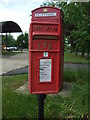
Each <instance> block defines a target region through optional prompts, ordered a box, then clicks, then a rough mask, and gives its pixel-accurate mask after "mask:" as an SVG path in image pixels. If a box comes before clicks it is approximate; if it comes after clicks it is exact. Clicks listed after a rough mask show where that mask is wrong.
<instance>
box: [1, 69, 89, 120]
mask: <svg viewBox="0 0 90 120" xmlns="http://www.w3.org/2000/svg"><path fill="white" fill-rule="evenodd" d="M27 80H28V75H27V74H23V75H15V76H3V79H2V83H3V84H2V90H3V91H2V92H3V96H2V100H3V102H2V110H3V111H2V113H3V114H2V115H3V118H37V116H38V102H37V96H36V95H30V94H27V95H25V94H20V93H16V92H15V90H16V89H17V88H19V87H20V86H21V85H23V84H25V82H27ZM64 81H68V82H72V83H73V90H72V94H71V95H70V96H68V97H64V98H62V97H61V96H59V95H55V96H50V95H47V98H46V100H45V118H49V119H51V120H52V119H55V118H59V119H60V118H61V119H62V118H79V119H80V118H85V119H86V118H88V71H87V70H78V71H73V72H72V71H64Z"/></svg>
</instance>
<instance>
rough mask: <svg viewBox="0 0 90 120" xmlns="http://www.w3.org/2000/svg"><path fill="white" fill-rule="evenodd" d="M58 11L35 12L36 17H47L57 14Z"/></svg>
mask: <svg viewBox="0 0 90 120" xmlns="http://www.w3.org/2000/svg"><path fill="white" fill-rule="evenodd" d="M56 15H57V14H56V12H51V13H35V17H47V16H56Z"/></svg>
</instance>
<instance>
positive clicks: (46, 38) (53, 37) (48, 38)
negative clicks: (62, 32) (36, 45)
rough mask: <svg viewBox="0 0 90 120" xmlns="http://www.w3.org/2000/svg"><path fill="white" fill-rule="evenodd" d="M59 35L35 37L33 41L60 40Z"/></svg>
mask: <svg viewBox="0 0 90 120" xmlns="http://www.w3.org/2000/svg"><path fill="white" fill-rule="evenodd" d="M58 39H59V36H57V35H33V40H58Z"/></svg>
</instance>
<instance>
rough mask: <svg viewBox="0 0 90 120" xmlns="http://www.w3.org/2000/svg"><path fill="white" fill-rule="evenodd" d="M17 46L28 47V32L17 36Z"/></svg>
mask: <svg viewBox="0 0 90 120" xmlns="http://www.w3.org/2000/svg"><path fill="white" fill-rule="evenodd" d="M17 46H18V47H19V48H22V49H23V48H28V33H26V32H25V33H24V34H21V35H19V36H18V37H17Z"/></svg>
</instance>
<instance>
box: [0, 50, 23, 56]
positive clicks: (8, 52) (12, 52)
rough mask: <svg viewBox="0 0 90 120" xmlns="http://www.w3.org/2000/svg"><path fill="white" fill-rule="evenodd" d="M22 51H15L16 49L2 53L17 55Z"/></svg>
mask: <svg viewBox="0 0 90 120" xmlns="http://www.w3.org/2000/svg"><path fill="white" fill-rule="evenodd" d="M19 53H21V52H15V51H3V52H2V55H15V54H19Z"/></svg>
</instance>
